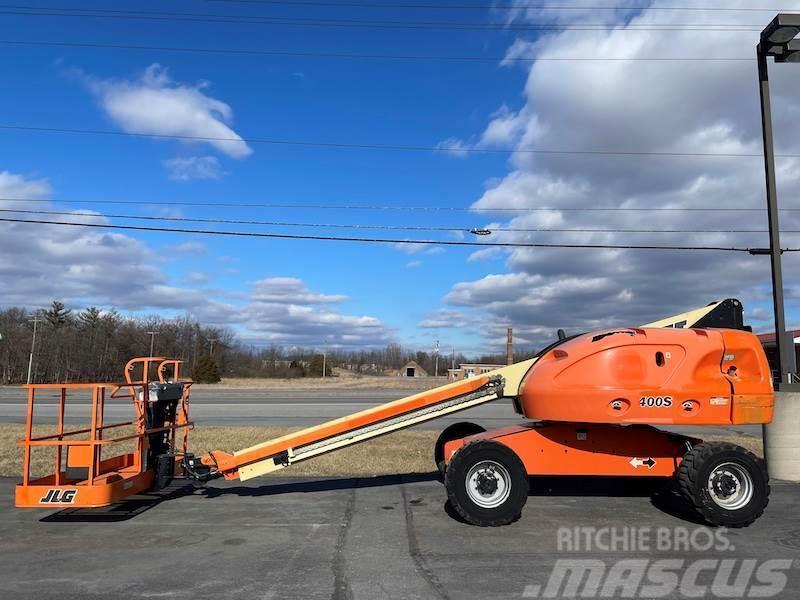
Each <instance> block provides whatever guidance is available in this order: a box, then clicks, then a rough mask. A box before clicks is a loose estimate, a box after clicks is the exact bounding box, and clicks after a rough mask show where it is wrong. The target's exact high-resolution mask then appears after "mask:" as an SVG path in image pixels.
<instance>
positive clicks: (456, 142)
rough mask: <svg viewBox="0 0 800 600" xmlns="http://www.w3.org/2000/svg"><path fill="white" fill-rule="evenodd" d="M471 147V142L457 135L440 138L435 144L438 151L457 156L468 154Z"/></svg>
mask: <svg viewBox="0 0 800 600" xmlns="http://www.w3.org/2000/svg"><path fill="white" fill-rule="evenodd" d="M471 147H472V144H470V143H469V142H465V141H464V140H461V139H459V138H457V137H449V138H447V139H446V140H442V141H441V142H439V143H438V144H436V149H437V150H438V151H439V152H443V153H445V154H449V155H451V156H458V157H459V158H464V157H465V156H468V155H469V150H470V148H471Z"/></svg>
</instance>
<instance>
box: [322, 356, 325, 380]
mask: <svg viewBox="0 0 800 600" xmlns="http://www.w3.org/2000/svg"><path fill="white" fill-rule="evenodd" d="M325 360H326V356H325V351H324V350H323V351H322V376H323V377H325Z"/></svg>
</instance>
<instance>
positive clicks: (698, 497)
mask: <svg viewBox="0 0 800 600" xmlns="http://www.w3.org/2000/svg"><path fill="white" fill-rule="evenodd" d="M722 463H733V464H735V465H737V466H738V467H739V468H741V469H743V470H745V471H746V472H747V474H748V475H749V476H750V479H751V480H752V483H753V494H752V497H751V499H750V501H749V502H748V503H747V504H745V505H744V506H742V507H741V508H738V509H736V510H727V509H725V508H723V507H721V506H719V505H718V504H716V503H715V502H714V500H713V499H712V497H711V494H710V493H709V491H708V487H707V486H708V479H709V476H710V475H711V473H713V472H714V470H715V469H716V468H717V467H718V466H719V465H720V464H722ZM677 479H678V486H679V489H680V493H681V495H682V496H683V498H684V499H685V500H686V501H687V502H688V503H689V504H690V505H691V506H692V507H694V509H695V510H696V511H697V512H698V513H699V514H700V516H701V517H702V518H703V519H705V520H706V521H707V522H708V523H710V524H711V525H717V526H724V527H747V526H748V525H750V524H751V523H753V521H755V520H756V519H757V518H758V517H760V516H761V515H762V514H763V513H764V509H765V508H766V507H767V504H768V503H769V492H770V488H769V475H768V474H767V467H766V464H765V463H764V461H763V460H761V459H760V458H758V457H757V456H756V455H755V454H753V453H752V452H750V451H749V450H747V449H745V448H742V447H741V446H737V445H736V444H730V443H727V442H703V443H702V444H698V445H696V446H695V447H694V448H692V449H691V450H690V451H689V452H687V453H686V454H685V455H684V457H683V461H682V462H681V465H680V467H679V468H678V474H677Z"/></svg>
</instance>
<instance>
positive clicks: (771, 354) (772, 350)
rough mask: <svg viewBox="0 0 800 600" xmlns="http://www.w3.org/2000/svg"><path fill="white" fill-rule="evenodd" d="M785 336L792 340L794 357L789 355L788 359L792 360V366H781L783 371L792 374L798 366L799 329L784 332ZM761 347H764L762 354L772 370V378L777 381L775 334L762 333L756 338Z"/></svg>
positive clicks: (799, 362) (799, 356)
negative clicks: (765, 356)
mask: <svg viewBox="0 0 800 600" xmlns="http://www.w3.org/2000/svg"><path fill="white" fill-rule="evenodd" d="M786 336H787V337H788V338H790V339H791V340H792V345H793V346H794V357H792V356H791V355H790V356H789V359H790V360H791V359H792V358H794V364H788V365H782V366H783V367H784V371H789V372H792V373H794V372H795V371H796V369H797V366H798V365H800V329H793V330H790V331H787V332H786ZM758 339H759V341H760V342H761V345H762V346H763V347H764V354H766V355H767V362H769V366H770V369H772V377H773V379H775V380H776V381H778V379H779V377H778V369H777V363H778V349H777V347H776V344H775V333H774V332H773V333H762V334H759V336H758Z"/></svg>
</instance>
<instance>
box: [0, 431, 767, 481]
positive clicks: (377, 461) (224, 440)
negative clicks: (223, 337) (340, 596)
mask: <svg viewBox="0 0 800 600" xmlns="http://www.w3.org/2000/svg"><path fill="white" fill-rule="evenodd" d="M54 429H55V428H54V427H52V426H43V427H42V428H40V430H38V432H39V433H40V434H41V435H46V434H47V433H51V432H53V431H54ZM297 429H298V428H290V427H205V426H204V427H198V428H197V429H195V430H194V431H192V432H191V433H190V435H189V446H190V447H189V449H190V450H191V451H192V452H194V453H195V454H200V453H203V452H206V451H208V450H225V451H228V452H233V451H235V450H240V449H242V448H246V447H248V446H252V445H255V444H259V443H261V442H263V441H265V440H268V439H271V438H276V437H278V436H281V435H286V434H287V433H289V432H291V431H296V430H297ZM23 430H24V427H23V426H22V425H0V476H16V477H19V476H20V473H21V472H22V450H21V448H20V447H19V446H17V445H16V441H17V440H18V439H20V438H21V437H22V436H23V435H24V431H23ZM123 433H124V432H122V431H120V432H119V433H118V434H117V435H122V434H123ZM437 435H438V432H436V431H423V430H409V431H398V432H396V433H393V434H391V435H387V436H384V437H380V438H376V439H374V440H370V441H368V442H365V443H363V444H357V445H355V446H351V447H349V448H343V449H341V450H338V451H337V452H332V453H330V454H325V455H323V456H319V457H316V458H312V459H309V460H308V461H304V462H301V463H298V464H297V465H295V466H293V467H292V468H291V471H290V472H289V473H290V474H292V475H325V476H328V475H359V476H368V475H393V474H398V473H428V472H430V471H432V470H433V468H434V466H433V445H434V443H435V442H436V437H437ZM705 439H706V440H707V441H726V442H734V443H736V444H739V445H740V446H744V447H745V448H747V449H748V450H750V451H752V452H754V453H755V454H757V455H758V456H761V455H762V448H761V439H760V438H755V437H747V436H736V435H733V434H732V435H730V436H719V435H713V436H707V437H706V438H705ZM129 447H130V446H129ZM117 448H119V449H118V450H117V449H116V448H115V453H118V452H122V451H123V448H122V444H120V445H119V446H118V447H117ZM124 451H126V452H129V451H130V449H127V448H126V449H125V450H124ZM52 457H53V454H52V450H38V451H37V452H35V453H34V454H33V456H32V461H31V462H32V471H33V475H34V476H40V475H45V474H47V473H50V472H52V470H53V458H52ZM279 473H280V472H279Z"/></svg>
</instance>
